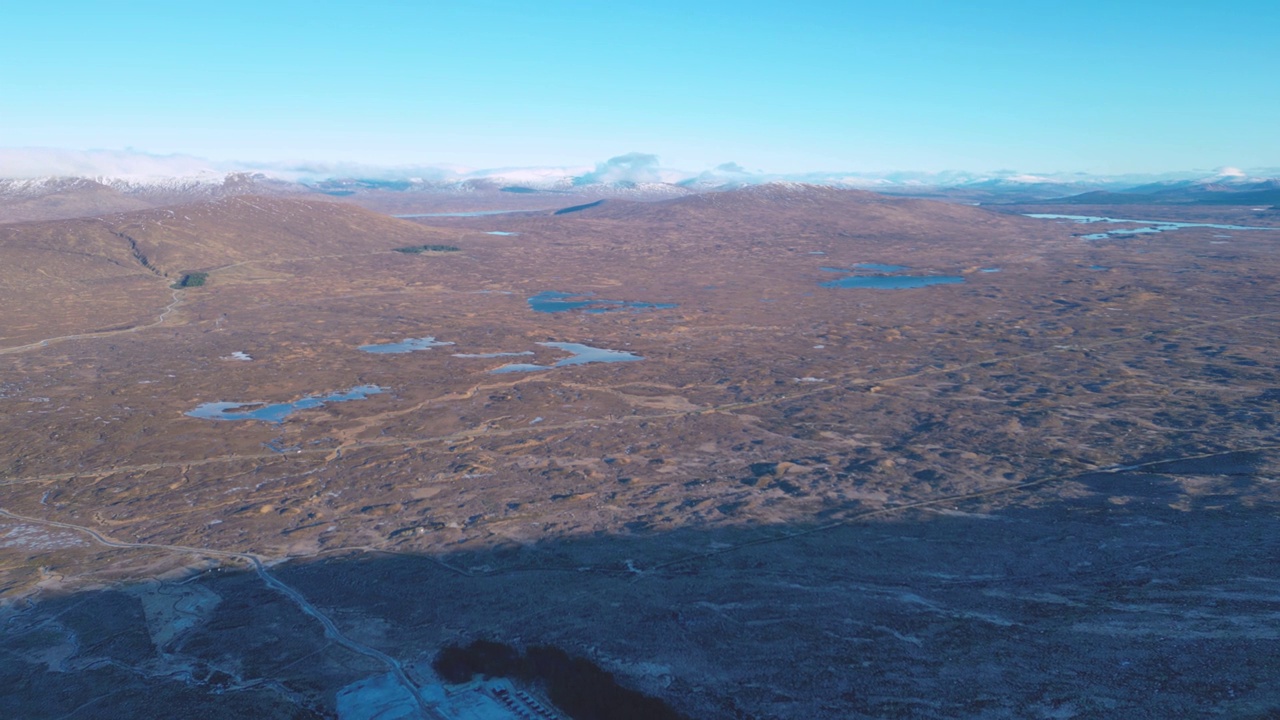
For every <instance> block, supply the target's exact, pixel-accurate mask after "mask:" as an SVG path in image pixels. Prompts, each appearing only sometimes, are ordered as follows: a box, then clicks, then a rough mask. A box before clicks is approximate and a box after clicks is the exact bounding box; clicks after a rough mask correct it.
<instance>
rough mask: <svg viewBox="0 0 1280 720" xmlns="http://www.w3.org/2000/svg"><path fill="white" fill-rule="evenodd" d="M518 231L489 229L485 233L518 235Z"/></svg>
mask: <svg viewBox="0 0 1280 720" xmlns="http://www.w3.org/2000/svg"><path fill="white" fill-rule="evenodd" d="M519 234H520V233H518V232H506V231H504V230H490V231H489V232H487V233H485V235H519Z"/></svg>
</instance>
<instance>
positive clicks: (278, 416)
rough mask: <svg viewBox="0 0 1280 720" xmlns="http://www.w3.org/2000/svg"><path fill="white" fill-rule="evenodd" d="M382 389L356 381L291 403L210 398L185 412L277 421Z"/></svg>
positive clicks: (209, 417)
mask: <svg viewBox="0 0 1280 720" xmlns="http://www.w3.org/2000/svg"><path fill="white" fill-rule="evenodd" d="M385 390H386V388H381V387H378V386H377V385H358V386H356V387H353V388H351V389H350V390H347V391H345V392H336V393H330V394H328V395H320V396H316V395H312V396H309V397H304V398H302V399H301V400H294V401H293V402H291V403H278V404H276V405H262V403H241V402H209V403H202V404H201V405H198V406H196V409H195V410H192V411H191V412H188V413H186V414H187V415H188V416H190V417H194V418H202V419H205V420H261V421H263V422H270V423H278V422H283V421H284V419H285V418H287V417H289V416H290V415H292V414H293V413H294V412H295V411H298V410H309V409H311V408H318V407H320V406H322V405H324V404H326V403H339V402H347V401H350V400H364V399H365V398H367V397H369V396H370V395H377V394H378V393H381V392H385ZM257 405H261V407H257V408H255V409H253V410H244V411H242V412H234V411H235V410H236V408H242V407H254V406H257Z"/></svg>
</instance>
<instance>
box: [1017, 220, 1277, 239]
mask: <svg viewBox="0 0 1280 720" xmlns="http://www.w3.org/2000/svg"><path fill="white" fill-rule="evenodd" d="M1026 216H1027V217H1031V218H1037V219H1039V220H1066V221H1067V222H1071V223H1076V224H1079V225H1092V224H1094V223H1103V224H1116V223H1131V224H1137V225H1143V226H1144V227H1136V228H1123V229H1116V230H1107V231H1105V232H1100V233H1089V234H1088V235H1081V237H1082V238H1084V239H1085V240H1107V239H1109V238H1123V237H1125V236H1129V235H1152V234H1155V233H1162V232H1171V231H1173V230H1182V229H1184V228H1210V229H1213V230H1280V228H1275V227H1257V226H1252V225H1223V224H1220V223H1192V222H1176V221H1173V220H1134V219H1130V218H1112V217H1100V216H1097V215H1059V214H1055V213H1026ZM1214 237H1219V236H1217V235H1215V236H1214Z"/></svg>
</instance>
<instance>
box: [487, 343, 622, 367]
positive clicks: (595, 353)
mask: <svg viewBox="0 0 1280 720" xmlns="http://www.w3.org/2000/svg"><path fill="white" fill-rule="evenodd" d="M538 344H539V345H541V346H543V347H549V348H555V349H557V350H563V351H565V352H567V353H571V355H570V356H569V357H567V358H561V359H559V360H557V361H555V362H554V363H553V364H551V365H533V364H528V363H516V364H513V365H503V366H502V367H500V368H494V369H493V370H490V371H489V372H491V373H495V374H504V373H514V372H535V371H539V370H554V369H555V368H561V367H569V366H572V365H588V364H590V363H615V362H635V361H636V360H643V359H644V358H643V357H641V356H640V355H636V354H635V353H629V352H626V351H625V350H606V349H604V348H597V347H591V346H590V345H582V344H581V343H566V342H540V343H538Z"/></svg>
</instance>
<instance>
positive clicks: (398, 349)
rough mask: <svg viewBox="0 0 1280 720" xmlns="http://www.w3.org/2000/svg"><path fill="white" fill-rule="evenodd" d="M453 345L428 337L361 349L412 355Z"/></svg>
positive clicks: (379, 352) (371, 351)
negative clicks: (420, 351)
mask: <svg viewBox="0 0 1280 720" xmlns="http://www.w3.org/2000/svg"><path fill="white" fill-rule="evenodd" d="M452 344H453V343H451V342H440V341H438V340H436V339H435V338H434V337H431V336H430V335H428V336H427V337H424V338H406V339H404V340H401V341H400V342H392V343H381V344H378V345H361V346H360V349H361V350H363V351H365V352H367V353H376V354H379V355H393V354H398V353H411V352H416V351H418V350H430V349H431V348H433V347H444V346H446V345H452Z"/></svg>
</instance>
